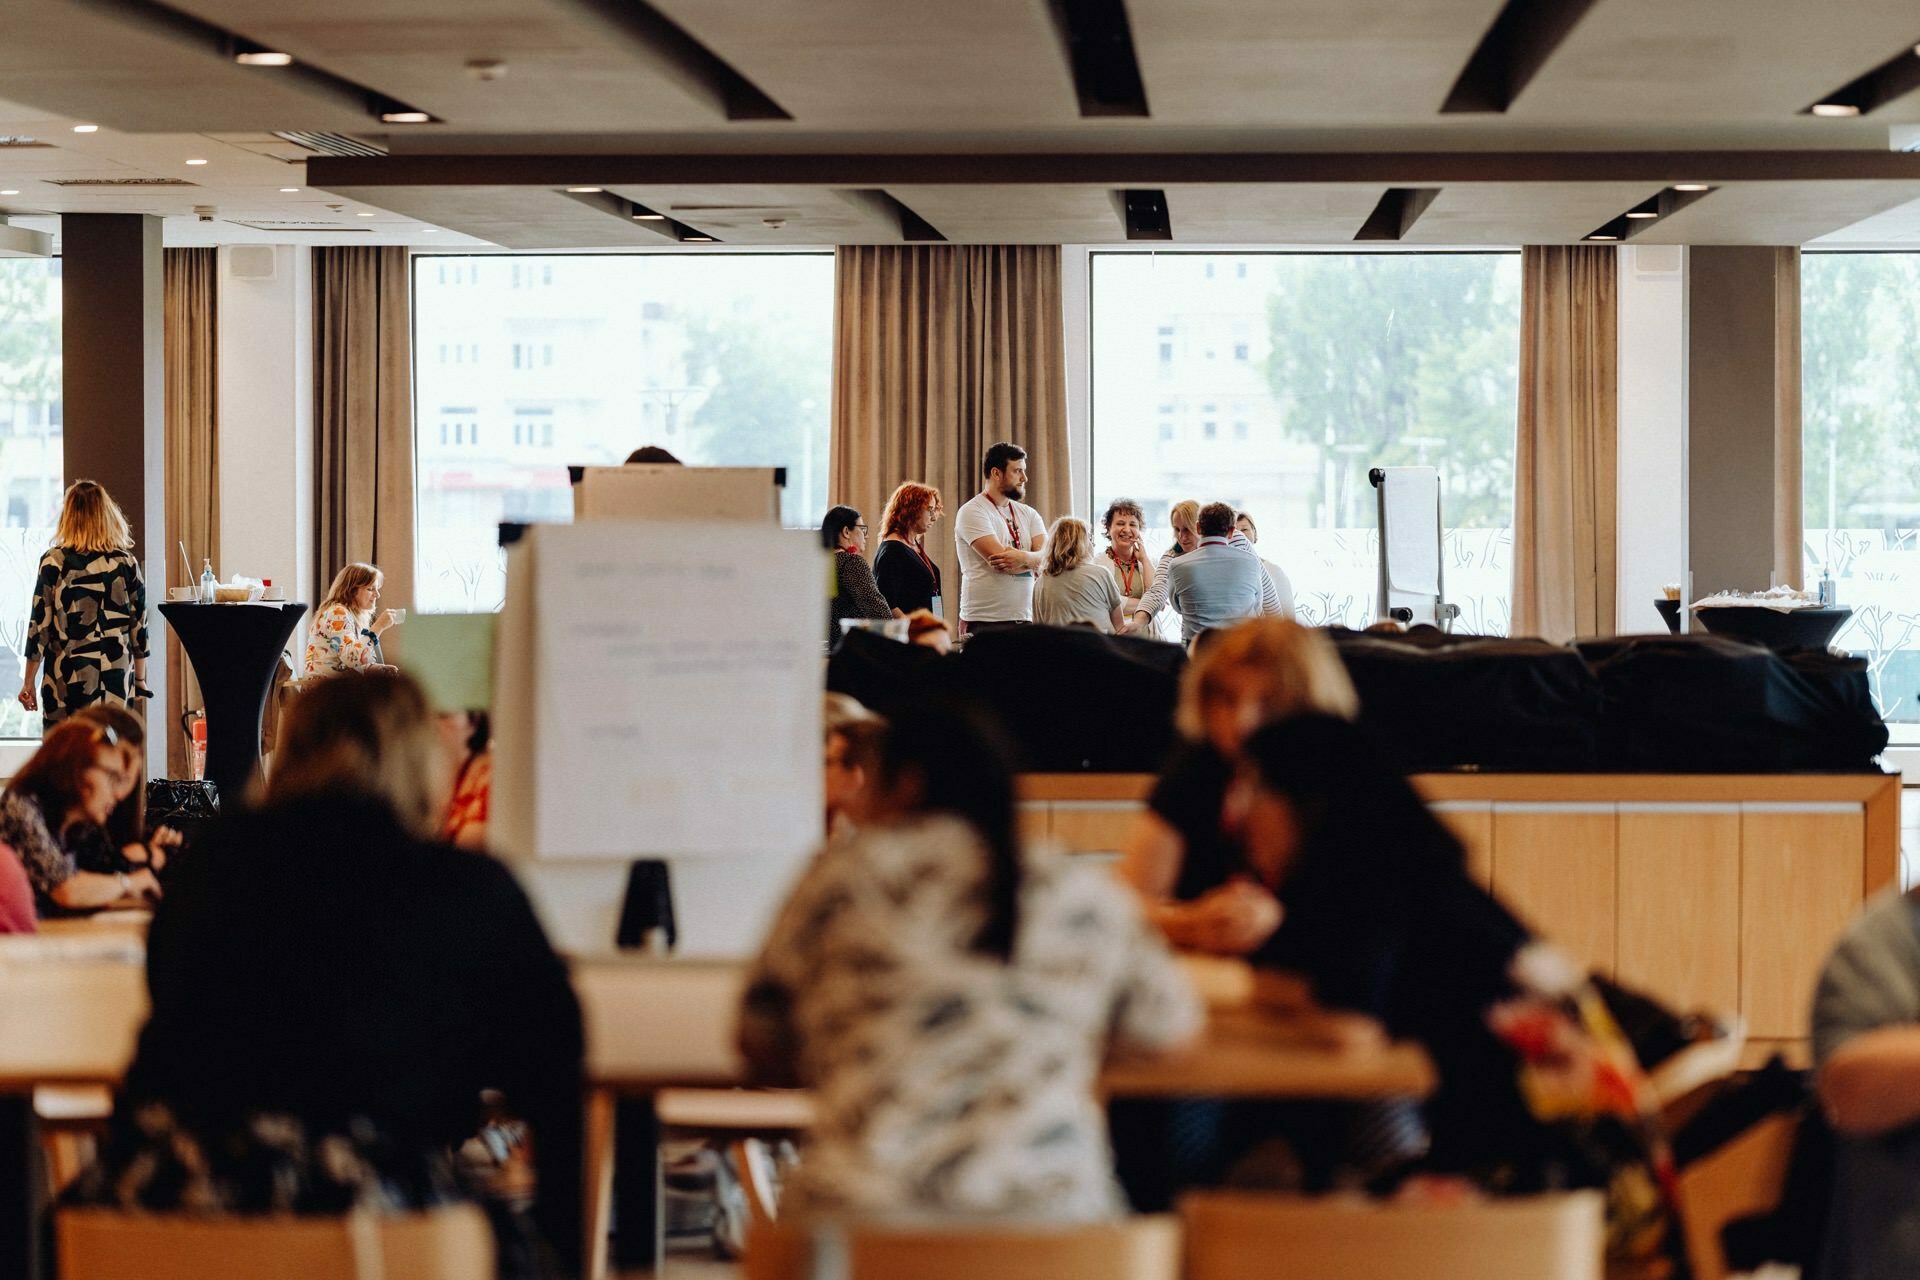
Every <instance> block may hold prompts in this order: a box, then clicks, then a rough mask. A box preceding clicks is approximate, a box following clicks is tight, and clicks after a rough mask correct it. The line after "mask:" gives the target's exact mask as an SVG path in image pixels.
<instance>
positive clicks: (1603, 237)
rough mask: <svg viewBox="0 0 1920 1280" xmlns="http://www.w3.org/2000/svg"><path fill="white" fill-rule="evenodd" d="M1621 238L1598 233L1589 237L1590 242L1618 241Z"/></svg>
mask: <svg viewBox="0 0 1920 1280" xmlns="http://www.w3.org/2000/svg"><path fill="white" fill-rule="evenodd" d="M1619 238H1620V237H1619V236H1609V235H1603V234H1601V233H1600V232H1598V231H1596V232H1594V233H1593V234H1592V235H1590V236H1588V237H1587V239H1589V240H1618V239H1619Z"/></svg>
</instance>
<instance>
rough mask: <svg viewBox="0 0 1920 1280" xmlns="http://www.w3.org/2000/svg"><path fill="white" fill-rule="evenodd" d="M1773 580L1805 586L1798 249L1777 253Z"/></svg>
mask: <svg viewBox="0 0 1920 1280" xmlns="http://www.w3.org/2000/svg"><path fill="white" fill-rule="evenodd" d="M1774 255H1775V256H1774V269H1773V286H1774V311H1773V315H1774V338H1773V344H1774V349H1773V372H1774V413H1773V460H1774V461H1773V534H1774V547H1773V576H1774V581H1776V582H1779V583H1781V584H1782V585H1784V586H1789V587H1803V586H1805V585H1806V583H1805V581H1804V579H1805V577H1806V565H1807V553H1806V547H1805V544H1806V509H1805V506H1804V496H1803V495H1802V493H1801V489H1800V483H1801V480H1800V472H1801V453H1800V449H1801V440H1800V250H1799V249H1798V248H1797V247H1795V246H1791V245H1789V246H1786V247H1783V248H1779V249H1775V250H1774Z"/></svg>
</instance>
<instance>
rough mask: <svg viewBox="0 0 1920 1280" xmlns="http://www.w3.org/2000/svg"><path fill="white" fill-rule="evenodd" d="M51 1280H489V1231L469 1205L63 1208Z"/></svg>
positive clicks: (57, 1226)
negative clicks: (177, 1211) (391, 1210)
mask: <svg viewBox="0 0 1920 1280" xmlns="http://www.w3.org/2000/svg"><path fill="white" fill-rule="evenodd" d="M54 1231H55V1234H56V1236H57V1238H58V1241H59V1253H60V1280H489V1278H490V1277H491V1276H492V1275H493V1274H494V1259H493V1232H492V1230H491V1228H489V1227H488V1225H487V1219H486V1215H485V1214H483V1213H481V1211H480V1210H479V1209H478V1208H476V1207H474V1206H473V1205H453V1206H450V1207H448V1208H444V1209H434V1210H431V1211H428V1212H424V1213H408V1214H394V1215H390V1216H384V1217H382V1216H376V1215H373V1214H349V1215H347V1216H345V1217H328V1218H298V1217H291V1216H289V1217H226V1218H193V1217H187V1216H184V1215H174V1214H141V1213H122V1212H120V1211H118V1210H114V1209H66V1210H62V1211H61V1212H60V1213H59V1214H58V1215H57V1216H56V1217H55V1219H54Z"/></svg>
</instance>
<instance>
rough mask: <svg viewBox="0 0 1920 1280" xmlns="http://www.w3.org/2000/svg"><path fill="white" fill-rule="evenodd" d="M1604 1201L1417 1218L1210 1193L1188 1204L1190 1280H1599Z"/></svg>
mask: <svg viewBox="0 0 1920 1280" xmlns="http://www.w3.org/2000/svg"><path fill="white" fill-rule="evenodd" d="M1602 1213H1603V1206H1602V1202H1601V1198H1600V1195H1599V1193H1598V1192H1593V1191H1578V1192H1574V1193H1572V1194H1569V1195H1549V1196H1525V1197H1515V1198H1512V1199H1501V1200H1484V1201H1480V1202H1477V1203H1473V1204H1461V1205H1451V1206H1435V1207H1426V1206H1420V1207H1414V1206H1400V1205H1392V1204H1382V1203H1379V1202H1366V1201H1350V1200H1346V1199H1307V1198H1300V1197H1294V1196H1279V1195H1259V1194H1253V1193H1244V1192H1210V1193H1206V1194H1200V1195H1193V1196H1188V1197H1187V1198H1186V1199H1185V1200H1183V1201H1182V1202H1181V1205H1180V1217H1181V1225H1182V1228H1183V1229H1184V1234H1185V1236H1186V1242H1187V1246H1186V1250H1187V1252H1186V1257H1187V1269H1186V1276H1187V1280H1267V1277H1270V1276H1282V1275H1283V1276H1286V1277H1287V1280H1405V1278H1406V1277H1408V1276H1419V1277H1420V1278H1421V1280H1487V1277H1489V1276H1515V1277H1519V1276H1525V1277H1527V1280H1600V1277H1601V1274H1602V1271H1603V1268H1604V1254H1605V1252H1606V1238H1605V1228H1604V1224H1603V1221H1602Z"/></svg>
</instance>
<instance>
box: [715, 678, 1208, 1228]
mask: <svg viewBox="0 0 1920 1280" xmlns="http://www.w3.org/2000/svg"><path fill="white" fill-rule="evenodd" d="M1007 759H1008V757H1007V755H1006V753H1005V751H1004V749H1002V748H1001V746H1000V745H999V743H998V741H997V739H996V738H995V737H994V736H993V735H992V734H991V733H989V732H987V731H986V730H984V729H983V728H982V726H981V725H980V724H979V723H978V722H977V721H975V720H973V719H970V718H968V717H966V716H962V715H958V714H953V713H948V712H944V711H921V712H918V713H915V714H911V715H908V716H905V717H902V718H901V719H899V720H896V721H895V722H894V723H893V724H892V726H891V727H890V728H889V730H888V735H887V740H886V746H885V747H884V749H883V753H882V758H881V762H880V767H879V769H878V777H877V778H876V779H875V781H874V783H873V784H872V785H873V790H874V799H873V803H872V807H871V808H870V809H869V810H868V815H867V817H868V821H867V822H866V823H864V824H863V825H862V828H861V831H860V833H859V834H858V835H857V836H855V837H853V838H852V839H849V840H845V841H836V842H832V843H829V844H828V846H827V848H826V849H825V851H824V852H822V853H821V854H820V856H819V858H818V859H817V860H816V861H815V862H814V864H813V865H812V866H811V867H810V868H809V869H808V870H807V871H806V872H805V874H803V875H802V877H801V879H800V882H799V884H798V885H797V886H796V888H795V889H794V891H793V894H792V896H791V897H790V898H789V899H788V900H787V903H786V906H785V907H784V908H783V909H782V910H781V912H780V915H779V917H778V919H777V920H776V921H775V923H774V926H773V929H772V931H771V933H770V934H769V935H768V937H767V940H766V943H765V946H764V948H763V950H762V951H761V954H760V959H759V960H758V962H757V963H756V964H755V965H754V967H753V969H752V971H751V973H750V974H749V977H748V983H747V993H746V997H745V1005H744V1008H743V1009H742V1012H741V1020H740V1033H739V1034H740V1044H741V1049H742V1051H743V1053H744V1054H745V1057H746V1059H747V1062H748V1064H749V1067H750V1069H751V1071H752V1073H753V1074H754V1075H755V1076H756V1077H759V1078H761V1079H763V1080H765V1081H767V1082H769V1083H798V1084H805V1085H808V1086H811V1087H812V1088H813V1090H814V1096H815V1098H816V1099H817V1101H818V1106H819V1119H818V1123H817V1124H816V1125H815V1127H814V1129H813V1130H812V1132H811V1135H810V1138H809V1141H808V1145H807V1147H806V1150H805V1151H804V1153H803V1154H802V1158H801V1163H800V1168H799V1171H798V1173H797V1174H796V1175H795V1177H794V1179H793V1180H792V1181H790V1182H789V1183H788V1184H787V1187H786V1195H785V1203H786V1204H787V1205H789V1206H791V1207H794V1208H796V1209H802V1210H826V1211H833V1210H842V1211H852V1212H859V1213H874V1212H887V1211H901V1210H906V1211H921V1212H934V1213H1019V1214H1021V1215H1023V1216H1027V1217H1041V1218H1049V1219H1054V1220H1057V1221H1086V1220H1091V1219H1098V1218H1104V1217H1108V1216H1112V1215H1115V1214H1118V1213H1120V1212H1122V1209H1123V1204H1122V1200H1121V1197H1120V1193H1119V1187H1118V1185H1117V1184H1116V1183H1115V1181H1114V1177H1113V1161H1112V1155H1111V1152H1110V1151H1109V1148H1108V1145H1107V1131H1106V1119H1105V1117H1104V1115H1103V1114H1102V1112H1101V1109H1100V1106H1099V1105H1098V1104H1097V1103H1096V1102H1095V1101H1094V1097H1093V1087H1094V1084H1095V1077H1096V1075H1097V1073H1098V1071H1099V1069H1100V1063H1101V1059H1102V1057H1103V1056H1104V1055H1105V1054H1107V1053H1108V1052H1110V1051H1115V1050H1118V1051H1122V1052H1124V1051H1129V1050H1131V1051H1159V1050H1168V1049H1175V1048H1179V1047H1181V1046H1182V1045H1184V1044H1185V1043H1187V1042H1188V1041H1189V1040H1191V1039H1192V1038H1193V1036H1194V1035H1195V1034H1196V1033H1197V1032H1198V1030H1199V1027H1200V1022H1201V1009H1200V1006H1199V1004H1198V1002H1197V1000H1196V999H1195V997H1194V994H1193V991H1192V989H1191V988H1190V987H1189V986H1188V985H1187V982H1186V979H1185V976H1184V975H1183V974H1182V973H1181V971H1180V970H1179V968H1178V967H1177V966H1175V964H1174V963H1173V960H1172V958H1171V957H1170V956H1169V955H1168V953H1167V950H1166V947H1165V945H1164V944H1163V943H1162V942H1161V941H1160V938H1159V936H1158V934H1156V933H1155V932H1154V930H1153V929H1151V928H1150V927H1149V926H1148V925H1147V924H1146V923H1145V922H1144V921H1143V920H1142V919H1141V917H1140V913H1139V909H1138V907H1137V906H1136V905H1135V904H1134V902H1133V901H1132V899H1131V897H1130V896H1129V895H1128V894H1127V892H1126V891H1125V890H1124V889H1122V888H1121V887H1120V886H1119V885H1117V884H1115V883H1114V882H1113V881H1112V880H1111V879H1110V878H1109V877H1108V876H1107V875H1106V874H1104V873H1103V872H1101V871H1100V870H1098V869H1096V868H1093V867H1088V866H1084V865H1075V864H1073V863H1072V861H1071V860H1070V859H1068V858H1066V857H1065V856H1063V855H1060V854H1059V853H1057V852H1053V851H1045V850H1030V849H1022V848H1021V847H1020V845H1019V839H1018V837H1017V835H1016V833H1015V829H1014V797H1013V775H1012V772H1011V770H1010V769H1009V767H1008V765H1007Z"/></svg>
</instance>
